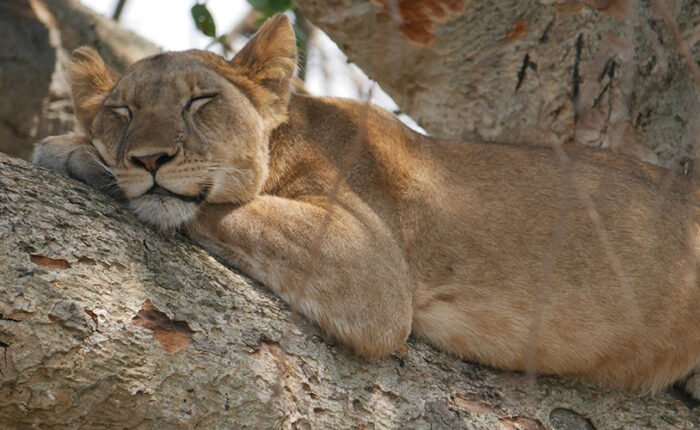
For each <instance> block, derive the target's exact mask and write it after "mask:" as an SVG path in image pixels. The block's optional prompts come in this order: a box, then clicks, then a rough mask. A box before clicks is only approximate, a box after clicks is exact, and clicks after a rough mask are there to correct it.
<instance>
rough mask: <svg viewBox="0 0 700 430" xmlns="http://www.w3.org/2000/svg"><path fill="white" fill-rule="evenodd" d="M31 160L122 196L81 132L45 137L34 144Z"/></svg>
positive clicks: (113, 194)
mask: <svg viewBox="0 0 700 430" xmlns="http://www.w3.org/2000/svg"><path fill="white" fill-rule="evenodd" d="M32 161H33V162H34V164H36V165H39V166H42V167H46V168H48V169H51V170H54V171H56V172H58V173H61V174H63V175H66V176H69V177H71V178H74V179H77V180H79V181H81V182H83V183H85V184H87V185H90V186H91V187H93V188H96V189H98V190H100V191H102V192H105V193H107V194H109V195H110V196H112V197H114V198H116V199H118V200H123V195H122V193H121V191H120V190H119V187H118V186H117V183H116V180H115V179H114V176H113V175H112V173H111V170H110V168H109V167H108V166H106V165H105V164H104V162H103V161H102V160H101V159H100V156H99V154H98V153H97V150H96V149H95V147H94V146H93V145H92V143H91V142H90V138H89V137H88V136H86V135H84V134H66V135H62V136H51V137H47V138H46V139H44V140H42V141H40V142H38V143H37V144H36V145H34V156H33V159H32Z"/></svg>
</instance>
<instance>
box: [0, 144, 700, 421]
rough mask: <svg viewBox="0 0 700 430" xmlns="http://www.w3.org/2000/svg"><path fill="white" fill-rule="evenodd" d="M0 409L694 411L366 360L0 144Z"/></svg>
mask: <svg viewBox="0 0 700 430" xmlns="http://www.w3.org/2000/svg"><path fill="white" fill-rule="evenodd" d="M0 423H2V428H3V429H24V428H28V427H31V426H35V427H39V428H42V429H51V428H79V427H80V428H139V429H147V428H168V429H169V428H195V427H196V428H254V429H267V428H363V429H369V428H396V429H409V428H410V429H428V428H432V429H440V428H442V429H496V428H502V429H541V428H545V429H571V428H581V429H591V428H599V429H613V428H633V427H648V428H655V429H664V428H674V429H691V428H697V426H699V425H700V411H699V410H698V409H690V408H688V407H687V406H686V405H685V404H684V403H683V402H681V401H679V400H676V399H674V398H673V397H671V396H670V395H669V394H668V393H659V394H656V395H635V394H631V393H625V392H618V391H611V390H600V389H595V388H591V387H586V386H582V385H579V384H576V383H573V382H571V381H563V380H559V379H556V378H548V377H542V378H538V379H537V381H536V382H533V381H531V380H530V379H529V378H527V377H526V376H524V375H521V374H517V373H507V372H498V371H495V370H491V369H487V368H484V367H480V366H477V365H474V364H470V363H466V362H463V361H460V360H457V359H454V358H451V357H449V356H448V355H446V354H443V353H440V352H438V351H435V350H434V349H432V348H430V347H429V346H427V345H425V344H423V343H420V342H418V341H414V340H410V341H409V344H408V351H407V352H405V353H403V354H402V355H395V356H393V357H391V358H387V359H384V360H380V361H376V362H367V361H363V360H359V359H357V358H354V357H352V356H351V355H350V354H349V352H348V351H346V350H343V349H342V348H341V347H339V346H336V345H333V344H332V342H331V341H329V340H327V339H326V340H324V339H323V336H322V335H321V333H320V332H319V331H318V330H317V328H315V327H314V326H312V325H311V324H310V323H308V322H307V321H305V320H304V319H303V318H301V317H300V316H299V315H297V314H294V313H292V312H291V311H289V310H288V309H287V307H286V306H285V305H284V304H283V303H282V302H281V301H280V300H279V299H277V298H276V297H275V296H274V295H273V294H271V293H269V292H268V291H266V290H265V289H264V288H262V287H261V286H259V285H256V284H255V283H254V282H252V281H250V280H247V279H246V278H244V277H242V276H240V275H238V274H237V273H236V272H235V271H232V270H230V269H228V268H226V267H224V266H222V265H221V264H219V263H218V262H217V261H215V260H214V259H213V258H211V257H210V256H209V255H208V254H206V253H205V252H204V251H203V250H201V249H200V248H199V247H197V246H196V245H194V244H192V243H190V242H189V241H188V240H187V239H185V238H183V237H181V236H179V235H174V236H163V235H161V234H159V233H157V232H155V231H152V230H151V229H149V228H148V227H146V226H144V225H142V224H140V223H139V222H138V221H137V220H136V219H135V218H134V217H133V216H132V215H131V214H130V213H129V212H128V211H126V210H125V209H123V208H120V207H119V206H118V205H117V204H116V203H115V202H113V201H112V200H110V199H109V198H108V197H106V196H104V195H102V194H99V193H98V192H96V191H94V190H92V189H89V188H88V187H86V186H84V185H82V184H80V183H77V182H75V181H72V180H70V179H67V178H63V177H59V176H57V175H55V174H54V173H52V172H49V171H46V170H43V169H40V168H37V167H34V166H31V165H29V164H27V163H26V162H23V161H20V160H17V159H11V158H8V157H6V156H3V155H0Z"/></svg>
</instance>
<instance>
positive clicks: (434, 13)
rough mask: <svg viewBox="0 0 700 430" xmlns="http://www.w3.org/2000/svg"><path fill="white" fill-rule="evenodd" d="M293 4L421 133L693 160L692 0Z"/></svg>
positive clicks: (674, 161)
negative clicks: (685, 49)
mask: <svg viewBox="0 0 700 430" xmlns="http://www.w3.org/2000/svg"><path fill="white" fill-rule="evenodd" d="M650 3H651V4H652V5H653V6H650ZM295 4H296V5H297V6H298V7H299V8H300V9H301V10H302V11H303V12H304V14H305V15H306V16H307V17H308V18H309V19H310V20H311V21H312V22H313V23H314V24H316V25H317V26H319V27H320V28H321V29H322V30H323V31H325V32H327V33H328V35H329V36H330V37H331V38H332V39H333V40H335V41H336V42H337V43H338V45H339V46H340V47H341V49H342V50H343V51H344V52H345V54H346V55H347V56H348V58H349V60H351V61H353V62H356V63H357V64H358V65H359V66H360V67H361V68H362V69H363V70H364V71H365V72H367V73H368V74H369V75H370V77H372V78H373V79H376V80H377V81H378V82H379V83H380V84H381V85H382V87H383V88H384V90H386V91H387V92H388V93H389V95H391V96H392V97H393V98H394V99H395V100H396V102H397V103H398V105H399V106H400V107H401V109H402V110H403V111H404V112H405V113H407V114H408V115H410V116H411V117H413V119H415V120H416V121H417V122H418V123H419V124H420V125H421V126H423V127H424V128H425V129H426V130H428V131H429V132H430V133H432V134H435V135H438V136H447V137H455V138H475V139H479V140H493V141H499V142H510V143H519V144H520V143H530V144H544V145H550V144H552V143H565V142H570V141H574V142H577V143H582V144H585V145H589V146H593V147H606V148H611V149H612V150H616V151H621V152H626V153H629V154H632V155H634V156H635V157H637V158H639V159H642V160H645V161H648V162H652V163H656V164H660V165H663V166H678V165H679V164H683V165H686V164H688V160H691V159H693V158H695V154H694V150H693V144H694V141H695V140H696V139H697V135H698V130H697V127H698V124H700V121H698V112H700V111H699V107H700V102H699V99H698V93H697V91H696V89H695V87H694V83H693V75H692V73H691V70H689V64H690V63H692V62H693V61H694V60H692V59H690V58H684V56H683V55H681V54H682V48H683V47H684V46H686V47H688V48H689V49H690V50H691V52H690V53H691V54H694V58H695V59H697V58H699V57H700V55H698V52H699V49H698V46H700V45H699V44H698V42H700V37H699V36H698V35H699V34H700V3H698V2H697V1H696V0H682V1H681V0H665V1H654V0H651V1H629V0H546V1H545V0H497V1H496V0H494V1H483V0H473V1H466V0H435V1H428V0H398V1H396V0H376V1H372V2H369V1H366V0H340V1H339V0H297V1H295ZM662 12H664V13H668V14H669V16H670V18H671V21H674V20H675V22H665V21H664V19H663V14H662ZM668 24H671V25H668ZM679 29H680V30H679ZM676 30H679V35H680V36H681V38H682V40H677V38H676V37H675V35H674V31H676ZM698 84H700V82H699V83H698Z"/></svg>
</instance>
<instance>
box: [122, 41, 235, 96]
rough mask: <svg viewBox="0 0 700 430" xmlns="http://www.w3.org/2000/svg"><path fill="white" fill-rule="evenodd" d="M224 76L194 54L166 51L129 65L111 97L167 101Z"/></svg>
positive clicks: (219, 82) (212, 85) (207, 86)
mask: <svg viewBox="0 0 700 430" xmlns="http://www.w3.org/2000/svg"><path fill="white" fill-rule="evenodd" d="M222 80H223V78H222V77H221V76H219V75H218V74H217V73H216V72H215V71H213V70H212V69H211V68H210V67H208V66H207V64H206V63H204V62H203V61H201V60H199V59H198V58H197V57H195V56H191V55H187V54H186V53H180V52H178V53H163V54H158V55H156V56H153V57H148V58H145V59H143V60H141V61H139V62H137V63H135V64H133V65H132V66H131V67H129V69H127V71H126V73H125V74H124V76H123V77H122V78H121V79H120V80H119V82H118V83H117V85H116V86H115V88H114V91H113V92H112V94H111V98H112V99H120V100H123V101H135V102H141V103H145V104H159V103H163V102H165V103H168V102H172V101H175V100H179V99H182V98H183V97H189V96H191V95H193V94H195V93H196V92H197V91H200V90H206V89H209V88H211V87H216V86H219V85H221V84H222Z"/></svg>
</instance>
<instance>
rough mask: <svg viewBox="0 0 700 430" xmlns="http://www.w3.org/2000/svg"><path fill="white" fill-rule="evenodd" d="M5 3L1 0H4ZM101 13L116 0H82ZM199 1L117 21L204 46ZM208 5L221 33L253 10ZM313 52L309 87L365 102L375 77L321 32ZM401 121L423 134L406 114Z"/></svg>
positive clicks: (140, 4) (165, 41) (161, 1)
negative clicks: (195, 10) (196, 18)
mask: <svg viewBox="0 0 700 430" xmlns="http://www.w3.org/2000/svg"><path fill="white" fill-rule="evenodd" d="M0 1H2V0H0ZM80 1H81V2H82V3H83V4H85V5H87V6H89V7H90V8H92V9H93V10H95V11H97V12H98V13H100V14H102V15H105V16H108V17H111V16H112V13H113V12H114V8H115V6H116V4H117V0H80ZM195 3H197V1H196V0H129V1H127V3H126V6H125V7H124V10H123V11H122V15H121V18H120V20H119V23H120V24H121V25H122V26H123V27H125V28H128V29H130V30H132V31H134V32H136V33H138V34H140V35H141V36H144V37H145V38H147V39H149V40H151V41H153V42H154V43H156V44H157V45H159V46H161V47H162V48H163V49H165V50H168V51H178V50H185V49H192V48H197V49H205V48H206V47H207V45H209V43H210V42H211V39H210V38H208V37H206V36H204V35H203V34H201V33H200V32H199V31H198V30H197V29H196V28H195V26H194V23H193V21H192V16H191V15H190V8H191V7H192V6H193V5H194V4H195ZM207 8H208V9H209V10H210V11H211V13H212V15H213V16H214V21H215V22H216V30H217V33H218V34H222V33H225V32H228V31H230V30H231V29H232V28H233V27H234V26H235V25H236V24H237V23H238V22H239V21H240V20H241V19H243V17H244V16H245V15H246V14H247V13H248V11H249V10H250V6H249V5H248V2H247V1H246V0H208V1H207ZM314 46H315V47H316V48H317V49H314V50H311V51H310V52H309V60H308V62H307V67H306V87H307V89H308V91H309V92H310V93H312V94H314V95H327V96H337V97H349V98H357V99H362V100H366V98H367V94H368V92H369V89H370V88H371V87H372V81H370V80H369V79H368V78H367V76H366V75H365V74H364V73H363V72H362V71H361V70H360V69H359V68H358V67H356V66H354V65H348V64H347V61H346V57H345V55H343V53H342V52H341V51H340V50H339V49H338V47H337V46H336V45H335V43H333V41H332V40H330V39H329V38H328V36H326V35H325V34H323V33H322V32H320V31H319V32H318V33H317V35H316V40H315V43H314ZM372 102H373V103H376V104H378V105H380V106H382V107H384V108H385V109H388V110H391V111H395V110H396V109H397V106H396V103H394V101H393V100H392V99H391V98H390V97H389V96H388V95H386V94H385V93H384V92H383V91H382V90H381V88H379V86H376V88H375V89H374V90H373V91H372ZM400 118H401V120H402V121H404V122H405V123H406V124H408V125H409V126H410V127H412V128H414V129H417V130H419V131H421V132H423V133H425V132H424V131H422V129H420V127H418V126H417V125H416V124H415V122H414V121H413V120H411V119H410V118H409V117H407V116H405V115H401V116H400Z"/></svg>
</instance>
